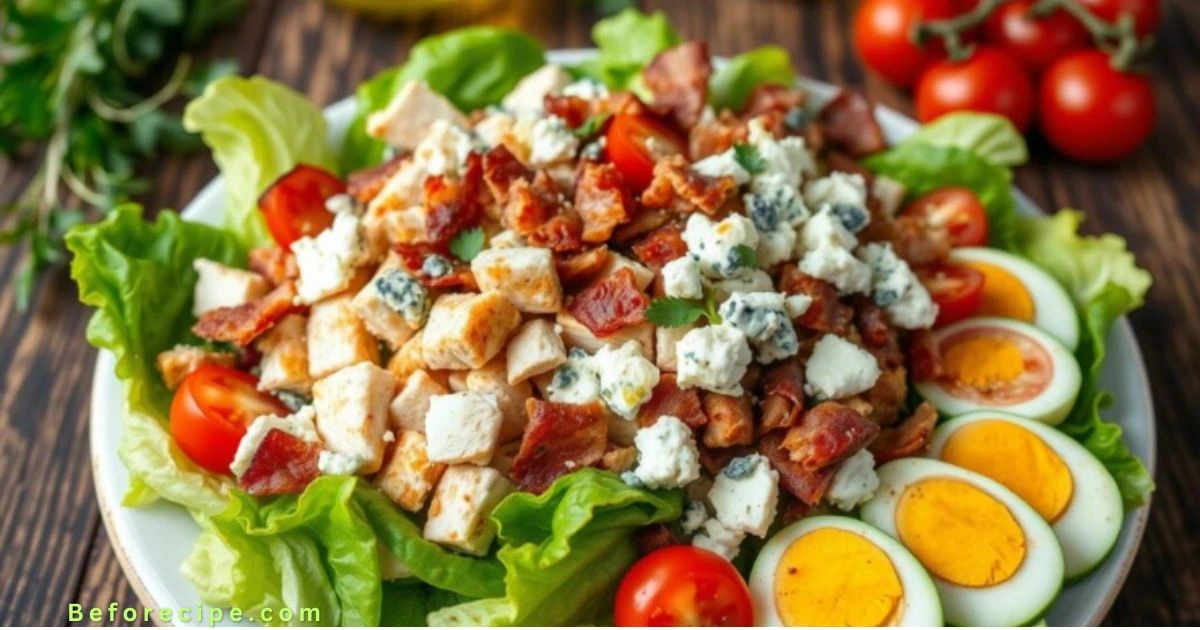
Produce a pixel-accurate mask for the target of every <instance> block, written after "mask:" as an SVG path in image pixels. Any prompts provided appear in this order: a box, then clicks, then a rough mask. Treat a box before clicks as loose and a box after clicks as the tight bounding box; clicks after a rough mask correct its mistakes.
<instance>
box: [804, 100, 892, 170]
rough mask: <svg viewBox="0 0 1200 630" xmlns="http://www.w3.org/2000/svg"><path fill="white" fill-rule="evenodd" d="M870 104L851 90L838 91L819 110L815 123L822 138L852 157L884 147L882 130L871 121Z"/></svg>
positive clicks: (872, 112) (878, 150) (872, 117)
mask: <svg viewBox="0 0 1200 630" xmlns="http://www.w3.org/2000/svg"><path fill="white" fill-rule="evenodd" d="M873 110H874V108H873V106H872V104H871V101H869V100H867V97H865V96H863V95H862V93H861V92H857V91H855V90H842V91H841V92H838V95H837V97H835V98H834V99H833V100H832V101H830V102H829V104H828V105H826V106H825V107H824V108H823V109H821V114H820V117H819V120H820V121H821V125H822V127H824V131H825V137H826V138H827V139H828V140H829V142H831V143H833V145H834V146H836V147H838V148H839V149H841V150H842V151H844V152H846V153H847V154H848V155H849V156H850V157H852V158H861V157H866V156H868V155H871V154H872V153H878V152H880V151H882V150H884V149H886V148H887V142H886V141H885V140H884V137H883V130H882V129H880V128H879V122H878V121H876V120H875V113H874V111H873Z"/></svg>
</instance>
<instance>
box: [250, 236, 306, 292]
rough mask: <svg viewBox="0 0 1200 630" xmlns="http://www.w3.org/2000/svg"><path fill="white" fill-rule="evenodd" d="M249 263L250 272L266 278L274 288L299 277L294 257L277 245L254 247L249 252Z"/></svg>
mask: <svg viewBox="0 0 1200 630" xmlns="http://www.w3.org/2000/svg"><path fill="white" fill-rule="evenodd" d="M249 263H250V265H249V266H250V271H253V272H254V273H257V274H258V275H260V276H262V277H264V278H266V279H267V281H268V282H270V283H271V284H272V285H274V286H279V285H281V284H283V283H284V281H286V280H295V279H296V278H298V277H300V269H299V268H297V267H296V257H295V256H293V255H292V253H291V252H289V251H285V250H284V249H283V248H282V247H279V246H277V245H273V246H271V247H256V248H254V249H252V250H250V258H249Z"/></svg>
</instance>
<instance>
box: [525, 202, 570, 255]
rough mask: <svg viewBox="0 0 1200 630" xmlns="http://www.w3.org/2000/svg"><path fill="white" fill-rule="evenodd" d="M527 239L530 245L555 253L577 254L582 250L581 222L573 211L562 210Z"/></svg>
mask: <svg viewBox="0 0 1200 630" xmlns="http://www.w3.org/2000/svg"><path fill="white" fill-rule="evenodd" d="M527 238H528V239H529V244H530V245H535V246H537V247H546V248H549V249H550V250H552V251H554V252H557V253H568V252H577V251H579V250H581V249H583V221H581V220H580V219H579V215H578V214H575V212H574V211H571V210H564V211H563V212H562V213H561V214H559V215H558V216H556V217H554V218H552V219H550V220H549V221H546V222H545V223H543V224H542V225H540V226H538V228H537V229H536V230H534V231H533V232H532V233H531V234H529V235H528V236H527Z"/></svg>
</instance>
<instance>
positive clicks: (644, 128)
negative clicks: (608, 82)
mask: <svg viewBox="0 0 1200 630" xmlns="http://www.w3.org/2000/svg"><path fill="white" fill-rule="evenodd" d="M605 138H606V140H605V147H606V151H607V153H608V160H609V161H610V162H612V163H613V165H614V166H616V167H617V169H618V170H620V171H621V174H622V175H624V176H625V181H626V182H628V183H629V185H630V186H631V187H632V188H633V189H634V190H635V191H638V192H641V191H643V190H645V189H646V188H647V187H648V186H650V182H651V181H653V179H654V164H655V163H656V162H658V161H659V160H661V159H663V158H666V157H670V156H672V155H675V154H685V153H686V151H685V148H686V146H687V145H686V144H685V143H684V141H683V139H682V138H680V136H679V134H678V133H676V132H675V130H674V129H672V128H671V127H669V126H667V125H665V124H663V123H661V122H659V121H657V120H655V119H653V118H650V117H649V116H639V115H636V114H617V115H615V116H613V117H612V122H611V123H609V125H608V133H607V134H606V135H605Z"/></svg>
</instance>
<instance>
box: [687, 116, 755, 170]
mask: <svg viewBox="0 0 1200 630" xmlns="http://www.w3.org/2000/svg"><path fill="white" fill-rule="evenodd" d="M746 134H747V129H746V122H745V121H743V120H741V119H740V118H738V117H737V116H734V115H733V114H732V113H731V112H727V111H724V112H721V113H720V114H718V115H717V117H716V119H714V120H701V121H699V122H697V123H696V125H695V126H693V127H692V128H691V129H689V130H688V155H689V156H690V157H691V158H692V159H693V160H702V159H704V158H706V157H708V156H710V155H716V154H718V153H723V152H725V151H727V150H728V149H729V148H730V147H732V146H733V145H734V144H735V143H737V142H741V141H743V140H745V139H746Z"/></svg>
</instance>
